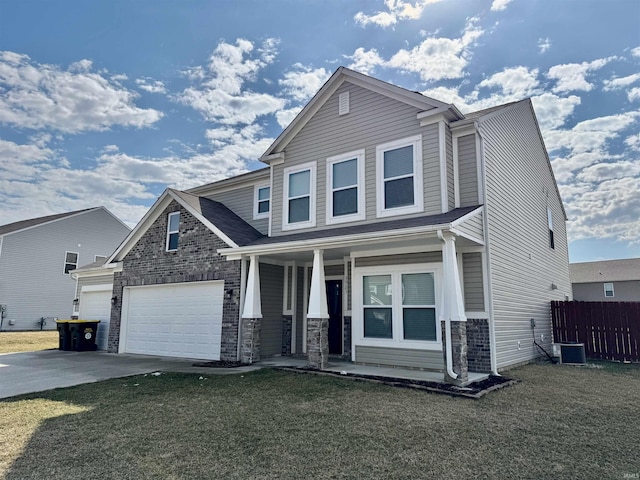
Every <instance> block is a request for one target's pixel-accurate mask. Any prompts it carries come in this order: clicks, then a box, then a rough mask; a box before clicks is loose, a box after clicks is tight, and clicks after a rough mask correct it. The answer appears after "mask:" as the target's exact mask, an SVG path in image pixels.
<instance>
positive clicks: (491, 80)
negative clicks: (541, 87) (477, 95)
mask: <svg viewBox="0 0 640 480" xmlns="http://www.w3.org/2000/svg"><path fill="white" fill-rule="evenodd" d="M537 77H538V69H537V68H535V69H533V70H529V69H528V68H527V67H512V68H505V69H504V70H503V71H501V72H498V73H494V74H493V75H491V76H490V77H488V78H485V79H484V80H482V81H481V82H480V83H479V84H478V87H488V88H499V89H500V90H501V92H502V94H503V95H505V96H509V97H512V96H513V97H518V98H524V97H528V96H530V95H531V94H532V93H534V92H535V90H536V88H537V87H538V84H539V82H538V78H537Z"/></svg>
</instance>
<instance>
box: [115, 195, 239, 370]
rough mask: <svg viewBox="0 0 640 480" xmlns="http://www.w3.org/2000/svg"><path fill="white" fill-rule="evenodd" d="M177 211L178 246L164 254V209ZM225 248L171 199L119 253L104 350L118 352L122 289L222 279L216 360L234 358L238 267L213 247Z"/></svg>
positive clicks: (220, 241) (236, 347)
mask: <svg viewBox="0 0 640 480" xmlns="http://www.w3.org/2000/svg"><path fill="white" fill-rule="evenodd" d="M178 211H179V212H180V239H179V242H178V250H177V251H175V252H167V251H166V243H165V242H166V238H167V217H168V215H169V213H172V212H178ZM226 247H228V245H227V244H226V243H224V242H223V241H222V240H220V239H219V238H218V237H217V236H216V235H215V234H214V233H213V232H211V231H210V230H209V229H208V228H207V227H206V226H204V225H203V224H202V223H200V221H198V220H197V219H196V218H195V217H193V215H191V214H190V213H189V212H187V211H186V210H185V209H184V208H182V207H181V206H180V205H179V204H178V203H177V202H175V201H173V202H171V204H169V206H168V207H167V208H166V209H165V210H164V211H163V212H162V213H161V214H160V216H159V217H158V218H157V219H156V221H155V222H154V223H153V224H152V225H151V226H150V227H149V229H148V230H147V231H146V232H145V233H144V235H143V236H142V237H141V238H140V240H138V242H137V243H136V244H135V245H134V246H133V248H132V249H131V251H130V252H129V253H127V255H126V256H125V257H124V259H123V265H122V272H116V273H115V274H114V280H113V295H114V296H116V297H117V298H118V301H117V303H116V305H115V306H114V307H113V308H112V309H111V323H110V329H109V345H108V350H109V352H112V353H116V352H117V351H118V342H119V338H120V316H121V312H122V294H123V290H124V288H125V287H133V286H141V285H161V284H167V283H183V282H200V281H207V280H224V291H225V296H224V303H223V307H222V340H221V350H220V358H221V359H222V360H236V359H237V355H238V316H239V308H240V306H239V303H240V276H241V269H240V261H239V260H232V261H227V260H226V259H225V258H224V257H221V256H220V255H219V254H218V253H217V250H218V249H219V248H226Z"/></svg>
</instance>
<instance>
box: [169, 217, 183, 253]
mask: <svg viewBox="0 0 640 480" xmlns="http://www.w3.org/2000/svg"><path fill="white" fill-rule="evenodd" d="M179 237H180V212H173V213H170V214H169V218H168V221H167V252H174V251H176V250H177V249H178V238H179Z"/></svg>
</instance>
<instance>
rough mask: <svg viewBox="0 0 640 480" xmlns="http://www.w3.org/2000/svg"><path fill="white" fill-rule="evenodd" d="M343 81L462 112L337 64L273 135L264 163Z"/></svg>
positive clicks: (428, 106) (416, 103)
mask: <svg viewBox="0 0 640 480" xmlns="http://www.w3.org/2000/svg"><path fill="white" fill-rule="evenodd" d="M345 81H349V82H350V83H353V84H354V85H358V86H361V87H363V88H366V89H368V90H371V91H374V92H377V93H379V94H381V95H385V96H387V97H390V98H393V99H394V100H398V101H400V102H403V103H406V104H408V105H412V106H414V107H416V108H419V109H421V110H432V109H441V110H442V111H445V110H450V111H453V112H454V113H455V115H456V116H459V117H460V118H462V114H460V112H458V110H457V109H456V108H455V106H453V105H450V104H446V103H444V102H441V101H439V100H435V99H433V98H430V97H427V96H425V95H422V94H421V93H418V92H412V91H410V90H407V89H405V88H402V87H398V86H397V85H392V84H391V83H387V82H384V81H382V80H378V79H377V78H373V77H369V76H368V75H364V74H362V73H358V72H355V71H353V70H349V69H348V68H345V67H339V68H338V69H337V70H336V71H335V72H334V73H333V75H331V77H330V78H329V80H327V81H326V82H325V84H324V85H323V86H322V88H320V90H318V92H317V93H316V94H315V95H314V96H313V98H312V99H311V100H310V101H309V103H307V104H306V105H305V107H304V108H303V109H302V110H301V111H300V113H298V115H296V117H295V118H294V119H293V121H292V122H291V123H290V124H289V126H287V128H285V129H284V131H283V132H282V133H281V134H280V135H279V136H278V138H276V139H275V141H274V142H273V143H272V144H271V146H270V147H269V148H268V149H267V150H266V152H265V153H264V154H263V155H262V157H260V160H261V161H263V162H264V163H267V164H268V163H270V162H271V161H272V160H273V159H274V158H281V155H280V152H282V150H283V149H284V148H285V147H286V146H287V145H288V144H289V142H290V141H291V140H292V139H293V138H294V137H295V136H296V134H297V133H298V132H299V131H300V130H302V128H303V127H304V126H305V125H306V124H307V123H308V122H309V120H310V119H311V118H312V117H313V115H315V113H316V112H317V111H318V110H320V108H321V107H322V106H323V105H324V104H325V103H326V102H327V101H328V100H329V98H330V97H331V95H333V94H334V93H335V92H336V90H337V89H338V88H339V87H340V85H342V84H343V83H344V82H345Z"/></svg>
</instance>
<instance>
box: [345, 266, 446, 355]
mask: <svg viewBox="0 0 640 480" xmlns="http://www.w3.org/2000/svg"><path fill="white" fill-rule="evenodd" d="M439 268H440V267H439V266H436V265H432V266H428V265H422V266H417V265H404V266H390V267H383V268H381V267H363V268H361V269H358V271H359V272H360V273H361V274H360V275H357V276H356V277H357V278H358V279H360V282H359V285H358V286H357V287H356V288H361V289H362V297H361V298H362V317H361V318H362V326H360V325H358V326H356V327H354V328H355V329H354V332H356V331H358V332H359V333H358V334H356V337H357V338H356V341H357V342H358V343H359V344H362V345H381V344H385V343H387V344H388V346H393V344H395V345H396V346H398V347H408V348H424V347H425V342H432V343H434V344H436V343H437V342H439V341H440V331H439V330H440V329H439V322H438V321H437V315H436V298H437V296H436V275H437V272H439ZM438 274H439V273H438ZM358 323H359V322H358Z"/></svg>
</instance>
